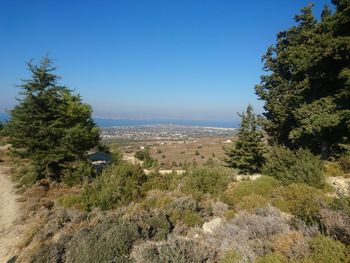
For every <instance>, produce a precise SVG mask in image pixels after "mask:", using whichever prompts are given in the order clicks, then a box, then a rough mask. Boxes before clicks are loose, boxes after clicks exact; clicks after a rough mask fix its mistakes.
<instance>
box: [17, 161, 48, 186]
mask: <svg viewBox="0 0 350 263" xmlns="http://www.w3.org/2000/svg"><path fill="white" fill-rule="evenodd" d="M13 178H14V180H15V181H16V182H17V183H18V185H19V186H24V187H30V186H32V185H34V184H35V183H36V182H37V181H38V180H39V179H42V177H41V176H40V174H39V172H38V170H37V169H36V167H35V166H34V165H31V164H30V165H24V166H20V167H18V169H16V171H15V173H14V174H13Z"/></svg>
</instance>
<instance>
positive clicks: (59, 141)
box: [6, 57, 100, 177]
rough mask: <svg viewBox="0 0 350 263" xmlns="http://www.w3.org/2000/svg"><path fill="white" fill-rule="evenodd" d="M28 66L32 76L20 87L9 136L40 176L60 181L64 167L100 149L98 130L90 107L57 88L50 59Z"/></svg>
mask: <svg viewBox="0 0 350 263" xmlns="http://www.w3.org/2000/svg"><path fill="white" fill-rule="evenodd" d="M27 65H28V70H29V71H30V72H31V74H32V76H31V78H30V79H28V80H24V81H23V83H22V84H21V85H20V86H19V87H20V88H21V90H22V91H21V92H20V97H19V98H18V102H19V104H18V105H17V106H15V107H14V109H12V110H11V111H10V115H11V119H10V121H9V122H8V124H7V125H6V129H7V133H8V134H9V135H10V141H11V143H12V144H13V146H14V147H15V149H16V152H17V153H18V154H20V155H21V156H24V157H28V158H30V159H32V160H33V162H34V164H35V166H36V168H37V170H38V175H39V176H41V177H43V176H52V177H57V176H59V173H60V171H61V168H62V167H63V166H64V165H65V163H67V162H71V161H74V160H78V159H84V158H85V153H86V151H87V150H89V149H91V148H92V147H94V146H96V145H98V143H99V140H100V137H99V129H98V128H97V127H96V125H95V123H94V121H93V120H92V118H91V113H92V109H91V107H90V106H89V105H88V104H85V103H83V102H82V100H81V97H80V96H79V95H73V94H72V92H71V90H69V89H68V88H66V87H64V86H60V85H58V84H57V80H58V78H59V77H58V76H57V75H55V74H54V71H55V67H54V66H53V65H52V61H51V60H50V59H49V58H48V57H45V58H43V59H42V61H41V63H40V64H39V65H34V64H33V63H32V62H29V63H27Z"/></svg>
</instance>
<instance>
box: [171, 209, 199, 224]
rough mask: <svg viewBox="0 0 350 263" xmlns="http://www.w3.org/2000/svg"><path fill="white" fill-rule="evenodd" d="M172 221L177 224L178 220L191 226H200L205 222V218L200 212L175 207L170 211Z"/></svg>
mask: <svg viewBox="0 0 350 263" xmlns="http://www.w3.org/2000/svg"><path fill="white" fill-rule="evenodd" d="M169 216H170V221H171V222H172V223H173V225H176V223H178V221H180V222H182V223H184V224H185V225H187V226H189V227H194V226H200V225H202V224H203V219H202V218H201V216H200V215H199V213H198V212H195V211H191V210H179V209H173V210H171V211H170V215H169Z"/></svg>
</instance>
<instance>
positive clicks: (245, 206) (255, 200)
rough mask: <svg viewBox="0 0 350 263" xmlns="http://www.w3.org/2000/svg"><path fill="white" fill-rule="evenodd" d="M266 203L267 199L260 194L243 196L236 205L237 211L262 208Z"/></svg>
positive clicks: (251, 210)
mask: <svg viewBox="0 0 350 263" xmlns="http://www.w3.org/2000/svg"><path fill="white" fill-rule="evenodd" d="M267 205H268V200H267V199H266V198H265V197H263V196H261V195H256V194H252V195H248V196H244V197H243V198H242V199H241V200H240V201H239V202H238V203H237V204H236V205H235V208H236V210H237V211H241V210H247V211H250V212H253V211H254V210H255V209H256V208H259V207H260V208H262V207H265V206H267Z"/></svg>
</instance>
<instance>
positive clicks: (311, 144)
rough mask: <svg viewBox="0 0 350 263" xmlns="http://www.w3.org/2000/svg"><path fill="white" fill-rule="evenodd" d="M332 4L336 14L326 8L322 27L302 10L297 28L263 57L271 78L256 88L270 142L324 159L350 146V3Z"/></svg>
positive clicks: (280, 37)
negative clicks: (305, 148)
mask: <svg viewBox="0 0 350 263" xmlns="http://www.w3.org/2000/svg"><path fill="white" fill-rule="evenodd" d="M333 3H334V4H335V6H336V12H335V13H334V14H331V11H330V9H329V8H328V7H325V8H324V10H323V12H322V14H321V20H320V21H317V20H316V19H315V17H314V16H313V14H312V6H308V7H306V8H303V9H302V12H301V14H300V15H297V16H296V17H295V21H296V23H297V25H296V26H293V27H291V28H289V29H288V30H286V31H283V32H280V33H279V34H278V35H277V43H276V44H275V45H273V46H271V47H269V49H268V51H267V53H266V54H265V55H264V57H263V60H264V62H265V65H264V69H265V70H266V71H267V72H268V73H269V74H267V75H264V76H262V77H261V84H260V85H257V86H256V93H257V94H258V96H259V97H260V98H261V99H262V100H264V101H265V110H266V113H265V116H266V119H267V122H266V130H267V132H268V134H269V135H270V138H271V139H272V140H274V141H275V142H277V143H280V144H284V145H287V146H289V147H291V148H299V147H308V148H309V149H311V150H312V151H313V152H314V153H317V154H321V156H322V158H323V159H326V158H328V157H329V155H330V153H331V151H338V150H340V146H341V145H342V144H348V143H349V142H350V55H349V54H350V1H349V0H334V1H333Z"/></svg>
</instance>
